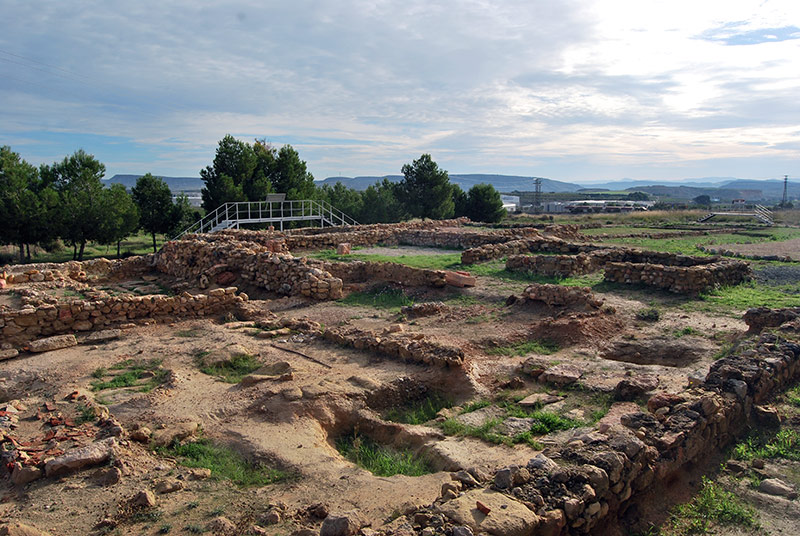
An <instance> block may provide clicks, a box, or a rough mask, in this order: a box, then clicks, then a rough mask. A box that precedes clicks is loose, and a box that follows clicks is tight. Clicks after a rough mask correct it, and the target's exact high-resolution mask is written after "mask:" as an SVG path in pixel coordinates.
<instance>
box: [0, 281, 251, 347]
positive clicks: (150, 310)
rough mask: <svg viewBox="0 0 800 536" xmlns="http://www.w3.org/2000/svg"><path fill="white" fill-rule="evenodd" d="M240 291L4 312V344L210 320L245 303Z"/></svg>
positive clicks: (0, 318)
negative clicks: (140, 324)
mask: <svg viewBox="0 0 800 536" xmlns="http://www.w3.org/2000/svg"><path fill="white" fill-rule="evenodd" d="M236 290H237V289H236V287H230V288H226V289H222V288H219V289H214V290H212V291H210V292H209V293H208V294H196V295H191V294H189V293H186V292H184V293H183V294H181V295H180V296H164V295H160V294H159V295H153V296H112V297H108V298H105V299H102V300H73V301H71V302H69V303H63V304H46V305H42V306H39V307H26V308H23V309H16V310H8V311H3V312H0V333H2V340H3V342H4V343H10V344H11V345H13V346H23V345H26V344H28V343H29V342H30V341H32V340H35V339H37V338H40V337H46V336H49V335H57V334H60V333H71V332H75V331H92V330H98V329H104V328H106V327H109V326H118V325H120V324H126V323H129V322H132V321H136V320H138V319H144V318H147V319H154V320H156V321H162V320H163V321H165V322H171V321H173V320H174V319H175V318H186V317H195V316H198V317H199V316H207V315H211V314H217V313H221V312H223V311H228V310H230V309H232V308H233V307H235V306H236V305H237V304H239V303H241V302H243V301H245V300H246V299H247V297H246V296H237V295H236Z"/></svg>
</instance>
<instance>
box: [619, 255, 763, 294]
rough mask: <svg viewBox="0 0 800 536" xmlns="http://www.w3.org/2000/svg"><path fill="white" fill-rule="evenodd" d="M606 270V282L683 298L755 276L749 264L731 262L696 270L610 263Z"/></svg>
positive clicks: (698, 266) (698, 267) (701, 267)
mask: <svg viewBox="0 0 800 536" xmlns="http://www.w3.org/2000/svg"><path fill="white" fill-rule="evenodd" d="M604 268H605V280H606V281H612V282H615V283H626V284H644V285H649V286H653V287H657V288H662V289H666V290H668V291H670V292H675V293H679V294H699V293H701V292H704V291H706V290H709V289H712V288H715V287H717V286H725V285H736V284H739V283H741V282H743V281H746V280H748V279H749V278H750V277H751V274H752V272H751V270H750V265H749V264H747V263H746V262H742V261H731V260H722V261H718V262H713V263H711V264H701V265H696V266H666V265H663V264H645V263H633V262H607V263H605V264H604Z"/></svg>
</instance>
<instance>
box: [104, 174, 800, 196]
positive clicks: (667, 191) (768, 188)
mask: <svg viewBox="0 0 800 536" xmlns="http://www.w3.org/2000/svg"><path fill="white" fill-rule="evenodd" d="M140 176H141V175H114V176H113V177H111V178H110V179H105V180H104V182H105V183H106V184H112V183H119V184H122V185H124V186H125V187H126V188H128V189H130V188H132V187H133V186H135V185H136V180H137V179H138V178H139V177H140ZM162 179H164V181H165V182H166V183H167V185H168V186H169V188H170V190H172V192H173V193H180V192H199V191H200V190H201V189H202V188H203V186H204V183H203V180H202V179H201V178H200V177H162ZM383 179H389V180H390V181H391V182H399V181H401V180H402V179H403V176H402V175H383V176H360V177H328V178H327V179H325V180H322V181H316V182H317V184H319V185H321V184H329V185H333V184H336V183H337V182H341V183H342V184H344V185H345V186H347V187H349V188H354V189H356V190H366V189H367V187H368V186H370V185H372V184H375V183H376V182H381V181H383ZM541 180H542V192H556V193H572V192H575V193H578V192H579V191H581V190H594V191H597V190H601V191H602V190H611V191H627V192H633V191H641V192H646V193H648V194H651V195H654V196H658V197H662V198H670V199H677V200H691V199H693V198H695V197H697V196H698V195H708V196H710V197H712V198H714V199H720V200H722V201H730V200H731V199H747V200H748V201H775V200H778V201H779V200H780V199H781V198H782V197H783V181H782V180H779V179H778V180H752V179H737V178H735V177H703V178H694V179H682V180H676V181H654V180H635V179H622V180H617V181H609V182H604V183H585V184H576V183H571V182H563V181H557V180H553V179H546V178H542V179H541ZM450 181H451V182H453V183H455V184H458V185H459V186H460V187H461V188H462V189H463V190H465V191H466V190H469V189H470V188H472V187H473V186H475V185H476V184H481V183H487V184H491V185H493V186H494V187H495V188H497V189H498V190H499V191H501V192H507V193H508V192H513V191H520V192H525V191H527V192H531V191H533V190H534V183H533V177H522V176H519V175H495V174H478V173H473V174H458V173H452V174H450ZM788 193H789V198H790V199H798V198H800V183H798V182H792V181H790V182H789V192H788Z"/></svg>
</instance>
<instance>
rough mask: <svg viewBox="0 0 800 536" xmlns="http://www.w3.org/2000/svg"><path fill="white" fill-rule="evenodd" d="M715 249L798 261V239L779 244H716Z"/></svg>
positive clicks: (799, 246)
mask: <svg viewBox="0 0 800 536" xmlns="http://www.w3.org/2000/svg"><path fill="white" fill-rule="evenodd" d="M714 247H715V248H717V249H725V250H730V251H735V252H736V253H742V254H744V255H759V256H760V255H763V256H768V255H778V256H787V257H791V258H792V259H793V260H796V261H800V238H794V239H792V240H783V241H780V242H760V243H758V244H718V245H715V246H714Z"/></svg>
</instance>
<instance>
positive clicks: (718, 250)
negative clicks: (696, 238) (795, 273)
mask: <svg viewBox="0 0 800 536" xmlns="http://www.w3.org/2000/svg"><path fill="white" fill-rule="evenodd" d="M696 247H697V249H699V250H700V251H704V252H706V253H711V254H712V255H723V256H725V257H736V258H737V259H750V260H754V261H780V262H798V261H797V260H795V259H793V258H792V257H791V256H789V255H747V254H745V253H740V252H738V251H733V250H730V249H725V248H723V247H711V246H704V245H702V244H697V246H696Z"/></svg>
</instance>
